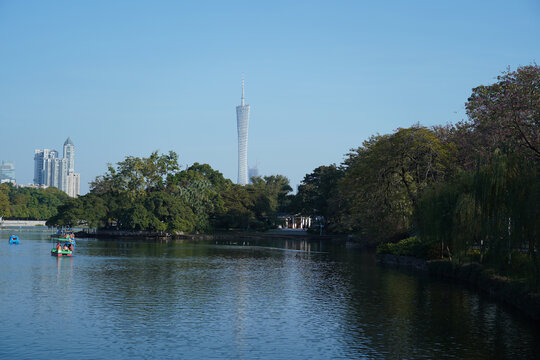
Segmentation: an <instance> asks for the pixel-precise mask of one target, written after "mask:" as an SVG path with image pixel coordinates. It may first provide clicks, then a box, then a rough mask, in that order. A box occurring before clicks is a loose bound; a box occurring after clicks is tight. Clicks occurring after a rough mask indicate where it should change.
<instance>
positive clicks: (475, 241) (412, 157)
mask: <svg viewBox="0 0 540 360" xmlns="http://www.w3.org/2000/svg"><path fill="white" fill-rule="evenodd" d="M466 110H467V119H465V120H463V121H461V122H459V123H457V124H452V125H444V126H436V127H432V128H427V127H424V126H421V125H420V124H417V125H414V126H412V127H409V128H400V129H397V130H396V131H395V132H393V133H392V134H384V135H379V134H377V135H373V136H372V137H370V138H369V139H367V140H366V141H364V142H363V144H362V145H361V146H359V147H358V148H356V149H352V150H351V151H350V153H349V154H347V155H346V159H345V161H344V162H343V163H342V164H340V165H328V166H326V165H323V166H320V167H318V168H316V169H314V170H313V172H312V173H310V174H307V175H306V176H305V178H304V180H303V181H302V184H301V185H300V186H299V187H298V192H297V194H295V195H291V194H290V193H291V191H292V189H291V188H290V186H289V181H288V179H287V178H285V177H283V176H280V175H275V176H268V177H264V178H255V179H253V182H254V183H253V184H252V185H247V186H238V185H235V184H233V183H232V182H231V181H230V180H228V179H225V178H224V177H223V176H222V174H221V173H219V172H218V171H216V170H214V169H212V168H211V167H210V166H209V165H206V164H198V163H195V164H193V165H192V166H190V167H188V168H187V169H183V170H182V169H180V168H179V165H178V156H177V155H176V154H175V153H173V152H170V153H169V154H165V155H158V153H157V152H156V153H153V154H151V155H150V156H149V157H148V158H138V157H127V158H126V159H125V160H124V161H122V162H120V163H118V164H117V166H116V167H113V166H109V169H108V171H107V172H106V174H105V175H103V176H100V177H98V178H97V179H96V180H95V181H94V182H93V183H92V184H91V189H90V192H89V193H88V194H87V195H84V196H81V197H79V198H77V199H68V200H67V201H64V202H63V204H62V205H61V206H60V207H59V211H58V214H56V215H54V216H52V217H51V218H50V219H49V221H48V224H50V225H56V226H72V225H76V224H81V223H83V224H87V225H88V226H90V227H100V228H116V229H132V230H153V231H171V232H174V231H177V232H178V231H182V232H188V233H195V232H209V231H213V230H216V229H242V230H265V229H268V228H272V227H275V226H277V225H279V223H280V221H279V219H278V214H279V213H280V212H289V213H300V214H303V215H311V216H314V217H315V218H317V219H320V221H321V222H322V223H323V225H324V229H325V231H326V232H327V233H347V234H350V233H354V234H357V235H358V238H359V239H360V241H363V242H366V243H371V244H373V245H377V244H378V245H380V246H379V250H380V251H383V252H384V251H391V250H392V249H399V251H400V252H402V253H409V254H412V255H416V256H424V257H427V258H434V257H439V258H440V257H444V258H449V259H452V260H454V261H466V260H469V261H470V260H473V259H474V260H477V261H480V262H483V263H486V264H491V265H493V266H495V267H497V268H499V269H502V270H504V269H514V270H515V271H516V272H522V273H523V274H527V276H529V277H530V278H531V279H532V281H533V282H534V283H535V284H536V286H537V287H538V285H539V282H540V266H539V263H538V258H537V251H536V250H537V249H538V246H539V245H540V244H539V242H540V234H539V232H540V206H539V204H540V68H539V66H538V65H536V64H533V65H529V66H523V67H520V68H518V69H517V70H516V71H510V70H507V71H506V72H504V73H503V74H501V75H500V76H498V77H497V79H496V82H495V83H493V84H491V85H487V86H483V85H482V86H478V87H476V88H474V89H473V90H472V94H471V96H470V97H469V99H468V100H467V102H466ZM1 194H2V192H0V209H2V205H1V204H2V197H1V196H2V195H1ZM11 199H12V198H11V197H10V201H11ZM4 202H5V201H4ZM4 208H5V206H4ZM401 240H402V242H400V243H398V242H399V241H401ZM395 243H397V244H395ZM381 244H382V246H381ZM385 244H388V245H385ZM393 246H394V248H393Z"/></svg>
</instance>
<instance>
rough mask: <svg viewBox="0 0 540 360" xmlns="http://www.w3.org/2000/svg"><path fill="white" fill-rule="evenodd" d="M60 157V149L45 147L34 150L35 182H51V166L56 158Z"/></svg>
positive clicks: (37, 183) (47, 183)
mask: <svg viewBox="0 0 540 360" xmlns="http://www.w3.org/2000/svg"><path fill="white" fill-rule="evenodd" d="M56 158H58V151H56V150H50V149H43V150H35V151H34V184H36V185H46V186H50V185H51V184H50V183H51V170H52V169H51V167H52V163H53V162H54V159H56Z"/></svg>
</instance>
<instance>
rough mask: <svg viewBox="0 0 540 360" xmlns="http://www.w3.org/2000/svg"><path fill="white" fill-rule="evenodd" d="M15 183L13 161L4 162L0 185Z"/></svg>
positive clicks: (0, 171) (1, 167)
mask: <svg viewBox="0 0 540 360" xmlns="http://www.w3.org/2000/svg"><path fill="white" fill-rule="evenodd" d="M5 182H10V183H15V165H14V164H13V162H12V161H3V160H2V165H0V183H5Z"/></svg>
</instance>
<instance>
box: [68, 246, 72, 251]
mask: <svg viewBox="0 0 540 360" xmlns="http://www.w3.org/2000/svg"><path fill="white" fill-rule="evenodd" d="M68 249H69V251H71V252H73V244H69V245H68Z"/></svg>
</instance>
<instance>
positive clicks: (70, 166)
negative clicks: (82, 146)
mask: <svg viewBox="0 0 540 360" xmlns="http://www.w3.org/2000/svg"><path fill="white" fill-rule="evenodd" d="M64 159H66V162H67V164H66V166H67V171H68V173H72V172H75V145H73V142H72V141H71V139H70V138H69V137H68V138H67V140H66V141H65V142H64Z"/></svg>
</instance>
